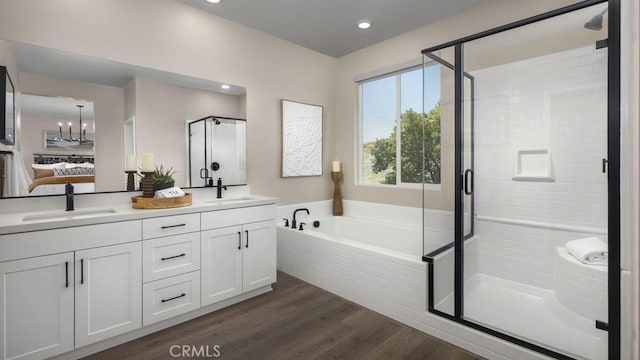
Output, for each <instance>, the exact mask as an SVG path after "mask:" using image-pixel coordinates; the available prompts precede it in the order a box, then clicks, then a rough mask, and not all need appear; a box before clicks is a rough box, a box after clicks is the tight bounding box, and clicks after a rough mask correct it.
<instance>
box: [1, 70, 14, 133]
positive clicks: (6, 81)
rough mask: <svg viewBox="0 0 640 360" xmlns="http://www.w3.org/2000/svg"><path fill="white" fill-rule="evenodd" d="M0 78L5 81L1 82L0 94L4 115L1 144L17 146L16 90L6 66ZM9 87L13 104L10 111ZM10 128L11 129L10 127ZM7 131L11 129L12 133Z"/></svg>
mask: <svg viewBox="0 0 640 360" xmlns="http://www.w3.org/2000/svg"><path fill="white" fill-rule="evenodd" d="M0 77H2V78H3V79H4V81H0V83H1V84H0V93H1V94H2V98H3V99H2V101H0V114H3V115H2V117H3V122H2V126H0V143H3V144H5V145H15V143H16V140H15V139H16V88H15V86H14V85H13V81H11V76H9V72H8V71H7V68H6V67H5V66H0ZM7 85H9V86H10V87H11V91H10V92H11V93H12V94H13V95H12V96H11V104H10V105H9V106H10V109H8V108H7V98H8V94H9V89H7ZM9 111H10V112H11V116H10V117H9V118H7V115H8V114H9ZM9 126H10V127H9ZM7 129H11V131H10V132H8V131H7Z"/></svg>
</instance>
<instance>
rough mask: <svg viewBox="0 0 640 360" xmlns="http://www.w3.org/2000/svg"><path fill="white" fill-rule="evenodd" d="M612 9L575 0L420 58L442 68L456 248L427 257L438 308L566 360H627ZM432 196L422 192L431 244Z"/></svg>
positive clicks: (447, 192) (445, 155)
mask: <svg viewBox="0 0 640 360" xmlns="http://www.w3.org/2000/svg"><path fill="white" fill-rule="evenodd" d="M608 10H609V9H608V3H606V2H591V3H590V4H586V3H584V4H576V5H575V6H572V7H567V8H566V9H563V11H557V12H552V13H549V14H545V16H539V17H536V18H532V19H528V20H527V21H522V22H519V23H517V24H512V25H513V26H506V27H504V28H501V29H499V30H497V31H495V32H492V31H489V32H487V33H483V34H478V35H477V36H470V37H469V38H466V39H462V40H459V41H454V42H451V43H448V44H445V45H443V46H442V47H434V48H432V49H434V50H429V49H427V50H425V51H423V54H424V55H425V66H427V65H426V64H427V63H428V62H429V61H433V62H437V63H439V64H441V65H442V67H443V69H445V70H443V71H442V78H441V81H442V103H443V107H442V118H441V119H442V124H443V125H442V129H443V132H442V136H441V139H442V144H441V145H442V161H443V166H442V174H443V179H442V188H441V192H442V194H443V195H444V196H445V197H446V198H447V199H448V203H449V204H450V208H449V211H450V212H449V213H450V214H451V216H450V217H449V218H448V219H447V221H448V222H446V223H447V226H448V227H449V229H450V232H449V234H448V235H449V236H450V243H449V244H448V246H444V247H440V248H438V250H436V251H432V252H428V251H425V254H426V255H425V256H424V257H423V258H424V259H425V261H427V262H428V263H429V284H430V285H429V298H428V300H429V311H431V312H433V313H436V314H438V315H441V316H444V317H446V318H448V319H450V320H453V321H456V322H458V323H461V324H464V325H466V326H469V327H472V328H474V329H477V330H480V331H483V332H485V333H489V334H491V335H493V336H497V337H499V338H502V339H505V340H508V341H511V342H513V343H516V344H519V345H521V346H525V347H527V348H529V349H533V350H535V351H538V352H540V353H543V354H546V355H549V356H552V357H555V358H562V359H572V358H581V359H582V358H584V359H607V358H610V359H616V358H618V356H617V355H616V353H618V349H616V348H615V347H617V346H618V344H619V314H616V312H615V311H616V305H615V303H616V302H619V300H620V299H619V296H620V294H619V288H618V289H617V290H616V287H615V284H614V283H615V282H616V279H617V280H619V274H617V275H616V274H612V273H610V271H609V270H610V269H611V271H615V272H618V267H619V253H618V252H619V241H620V239H619V234H617V233H616V232H617V231H616V230H615V229H616V224H618V225H619V215H618V214H617V212H616V211H617V209H615V207H616V206H619V194H618V192H619V188H617V191H618V192H616V186H619V185H617V184H618V183H619V170H618V169H617V167H614V168H612V172H610V171H609V161H613V163H615V164H617V163H618V162H619V148H616V144H618V141H619V140H618V139H616V136H617V133H616V129H617V127H616V126H617V125H616V124H617V123H618V122H619V118H616V116H619V115H615V113H612V101H613V105H614V106H615V104H616V102H615V99H614V98H613V97H612V95H611V94H612V93H611V91H612V90H611V89H613V91H614V94H615V86H618V85H619V84H618V83H617V82H616V79H615V78H614V79H609V74H611V71H612V70H611V69H612V67H613V66H610V64H609V60H610V59H611V54H610V52H609V51H613V50H615V51H616V52H617V51H619V49H617V48H613V49H609V47H608V44H609V42H608V39H607V37H608V36H609V33H610V31H609V29H608V25H609V22H608V21H607V20H608V19H607V17H606V14H607V11H608ZM603 17H604V18H605V21H602V19H603ZM597 19H600V23H598V24H596V25H598V26H594V24H593V23H594V22H595V20H597ZM614 59H615V58H614ZM614 74H615V72H614ZM425 86H426V85H425ZM612 99H614V100H612ZM447 100H449V101H453V102H452V103H450V104H448V103H447ZM618 101H619V100H618ZM451 104H452V105H453V106H452V107H451V108H450V109H446V107H447V106H448V105H451ZM613 110H615V108H614V109H613ZM447 131H452V132H451V133H448V132H447ZM447 182H449V183H450V184H452V185H453V187H448V186H445V184H446V183H447ZM432 198H433V195H432V194H428V193H427V190H426V189H425V191H424V199H425V200H424V207H425V210H424V213H425V220H424V237H425V250H426V249H428V246H427V244H428V238H429V237H430V236H432V235H433V234H432V231H431V230H432V229H430V228H429V226H430V225H431V224H430V222H429V220H428V216H429V215H433V214H432V213H431V212H430V211H429V199H432ZM612 204H613V207H614V209H613V210H612V209H610V208H609V206H611V205H612ZM616 204H617V205H616ZM610 229H613V230H610ZM610 231H611V233H610ZM614 231H615V232H614ZM610 248H611V249H612V250H611V251H613V253H614V254H615V255H614V256H613V258H609V260H607V256H606V255H603V253H608V252H609V251H610V250H609V249H610ZM588 255H589V256H588ZM611 261H613V262H612V263H611V266H610V262H611ZM611 279H613V281H612V280H611ZM610 283H611V284H614V285H611V284H610ZM612 286H613V287H612ZM610 289H613V290H610ZM610 301H611V302H613V303H614V305H612V306H610V305H609V302H610ZM618 311H619V309H618ZM610 316H612V318H611V319H610V318H609V317H610ZM611 341H614V342H615V343H612V346H609V343H610V342H611ZM614 346H615V347H614Z"/></svg>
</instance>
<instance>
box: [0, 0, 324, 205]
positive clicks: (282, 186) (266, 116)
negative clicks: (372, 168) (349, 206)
mask: <svg viewBox="0 0 640 360" xmlns="http://www.w3.org/2000/svg"><path fill="white" fill-rule="evenodd" d="M114 19H117V22H116V23H114V21H116V20H114ZM116 24H117V25H116ZM114 25H116V26H114ZM0 38H3V39H8V40H12V41H19V42H23V43H28V44H32V45H39V46H44V47H48V48H55V49H60V50H65V51H70V52H74V53H78V54H81V55H89V56H94V57H98V58H105V59H108V60H115V61H119V62H123V63H129V64H134V65H139V66H144V67H149V68H154V69H159V70H163V71H168V72H173V73H178V74H183V75H188V76H193V77H198V78H204V79H214V80H217V81H221V82H226V83H230V84H236V85H241V86H244V87H245V88H246V89H247V96H246V104H247V106H246V108H247V110H246V111H247V113H246V118H247V120H248V121H247V126H248V129H247V144H248V183H249V184H250V186H251V190H252V192H254V193H257V194H261V195H270V196H275V197H278V198H280V199H281V201H282V202H283V203H293V202H301V201H314V200H322V199H327V198H330V196H331V193H332V183H331V181H330V175H329V174H330V173H331V170H330V168H329V167H330V166H331V164H330V161H331V159H333V158H334V153H335V150H334V149H335V148H336V142H335V141H336V139H335V137H334V136H324V137H323V138H324V139H325V143H324V150H323V151H324V154H323V158H324V159H325V160H326V161H325V164H324V174H325V176H322V177H305V178H287V179H282V178H281V177H280V173H281V169H280V157H281V153H280V152H281V145H280V144H281V124H280V122H281V114H280V99H288V100H295V101H300V102H304V103H310V104H319V105H322V106H324V110H325V119H324V120H325V123H324V124H325V134H334V133H335V131H334V121H335V78H334V74H335V67H336V60H335V59H333V58H330V57H328V56H324V55H321V54H319V53H317V52H314V51H311V50H308V49H305V48H302V47H300V46H297V45H293V44H291V43H288V42H286V41H284V40H280V39H277V38H274V37H272V36H269V35H266V34H263V33H260V32H258V31H255V30H253V29H249V28H247V27H244V26H241V25H238V24H235V23H232V22H229V21H227V20H224V19H221V18H218V17H216V16H214V15H211V14H209V13H205V12H203V11H200V10H198V9H195V8H193V7H191V6H188V5H185V4H182V3H180V2H177V1H173V0H137V1H129V0H93V1H82V0H65V1H56V2H55V3H53V2H42V1H38V0H26V1H25V0H8V1H2V2H1V3H0ZM120 121H122V119H120ZM121 138H122V136H120V137H119V139H121ZM119 141H122V140H119ZM121 162H122V160H121V159H118V163H119V166H118V167H115V166H114V168H116V169H120V166H121V165H120V163H121Z"/></svg>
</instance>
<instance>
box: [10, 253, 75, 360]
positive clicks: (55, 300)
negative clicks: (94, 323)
mask: <svg viewBox="0 0 640 360" xmlns="http://www.w3.org/2000/svg"><path fill="white" fill-rule="evenodd" d="M0 275H1V276H2V277H1V278H0V309H1V310H2V324H0V339H2V344H1V345H0V349H1V354H0V357H1V358H2V359H16V358H19V359H44V358H47V357H50V356H54V355H57V354H62V353H64V352H67V351H70V350H73V347H74V339H73V318H74V316H73V311H74V310H73V309H74V308H73V303H74V295H73V253H72V252H67V253H63V254H57V255H50V256H39V257H35V258H30V259H23V260H15V261H7V262H3V263H0Z"/></svg>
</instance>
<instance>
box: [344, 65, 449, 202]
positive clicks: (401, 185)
mask: <svg viewBox="0 0 640 360" xmlns="http://www.w3.org/2000/svg"><path fill="white" fill-rule="evenodd" d="M433 65H437V64H436V62H433ZM419 69H421V70H423V72H422V89H423V96H422V97H423V108H422V109H420V111H422V112H424V65H423V64H419V65H410V66H407V67H404V68H401V69H398V70H394V71H390V72H386V73H382V74H380V75H377V76H372V77H369V78H364V79H361V80H358V81H356V83H357V85H358V115H357V117H358V121H357V125H356V132H357V140H358V141H357V142H356V148H355V155H356V156H355V157H354V158H355V159H357V162H356V174H357V176H356V177H355V185H356V186H365V187H378V188H387V189H394V188H397V189H410V190H423V189H424V190H434V191H439V190H440V189H441V187H442V184H441V183H439V184H430V183H425V182H421V183H405V182H402V181H401V179H402V156H401V154H402V148H401V144H402V134H401V132H402V129H401V127H400V121H401V116H402V79H401V78H402V74H404V73H408V72H411V71H415V70H419ZM388 77H395V84H396V118H395V128H396V183H395V184H383V183H365V182H364V171H363V170H364V169H363V151H362V146H363V138H362V135H363V128H364V126H363V121H364V111H363V109H362V105H363V85H364V84H366V83H369V82H372V81H376V80H380V79H384V78H388ZM440 139H442V134H440ZM440 162H442V151H440Z"/></svg>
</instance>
